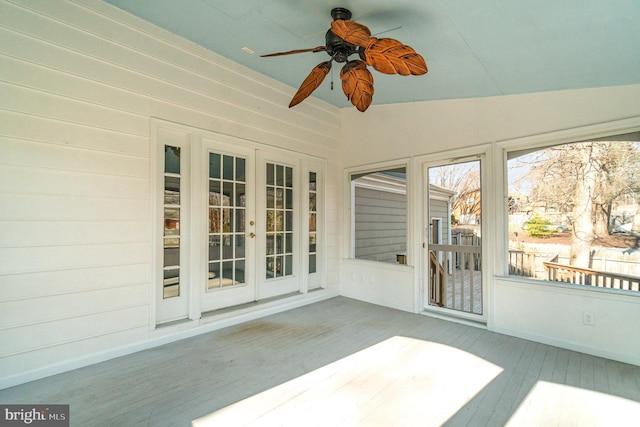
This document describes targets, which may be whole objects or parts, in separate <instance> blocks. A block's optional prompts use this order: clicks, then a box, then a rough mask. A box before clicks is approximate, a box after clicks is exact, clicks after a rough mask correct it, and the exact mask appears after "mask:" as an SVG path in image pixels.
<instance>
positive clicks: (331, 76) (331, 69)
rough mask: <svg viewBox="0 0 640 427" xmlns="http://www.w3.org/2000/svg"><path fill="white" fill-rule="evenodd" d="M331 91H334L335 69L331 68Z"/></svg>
mask: <svg viewBox="0 0 640 427" xmlns="http://www.w3.org/2000/svg"><path fill="white" fill-rule="evenodd" d="M332 59H333V58H332ZM331 90H333V67H331Z"/></svg>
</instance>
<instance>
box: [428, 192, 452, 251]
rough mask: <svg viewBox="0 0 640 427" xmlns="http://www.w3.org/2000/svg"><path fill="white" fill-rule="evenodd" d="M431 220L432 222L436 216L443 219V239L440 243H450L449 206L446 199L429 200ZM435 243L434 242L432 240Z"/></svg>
mask: <svg viewBox="0 0 640 427" xmlns="http://www.w3.org/2000/svg"><path fill="white" fill-rule="evenodd" d="M429 211H430V214H429V222H430V223H432V221H433V219H434V218H440V219H442V241H441V242H440V243H442V244H447V243H449V240H448V236H449V220H448V216H449V206H448V202H447V201H446V200H437V199H431V200H430V201H429ZM432 243H433V242H432Z"/></svg>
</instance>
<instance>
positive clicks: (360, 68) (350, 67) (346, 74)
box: [340, 60, 374, 112]
mask: <svg viewBox="0 0 640 427" xmlns="http://www.w3.org/2000/svg"><path fill="white" fill-rule="evenodd" d="M340 80H342V90H343V91H344V94H345V95H347V99H348V100H349V101H351V103H352V104H353V105H354V106H355V107H356V108H357V109H358V110H359V111H362V112H365V111H366V110H367V108H369V105H371V101H373V92H374V91H373V75H372V74H371V72H369V70H367V65H366V64H365V63H364V61H360V60H357V61H349V62H347V64H346V65H345V66H344V67H342V70H341V71H340Z"/></svg>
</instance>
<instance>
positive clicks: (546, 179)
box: [507, 133, 640, 291]
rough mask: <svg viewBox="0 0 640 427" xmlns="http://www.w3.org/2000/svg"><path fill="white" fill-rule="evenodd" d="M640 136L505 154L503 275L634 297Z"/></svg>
mask: <svg viewBox="0 0 640 427" xmlns="http://www.w3.org/2000/svg"><path fill="white" fill-rule="evenodd" d="M639 137H640V134H639V133H636V134H627V135H618V136H614V137H608V138H604V139H596V140H589V141H582V142H575V143H570V144H562V145H556V146H552V147H546V148H541V149H529V150H521V151H514V152H510V153H508V161H507V172H508V182H509V187H508V203H507V215H508V224H509V229H508V233H509V246H508V260H509V274H510V275H514V276H522V277H528V278H531V279H537V280H546V281H552V282H564V283H573V284H577V285H584V286H592V287H601V288H611V289H618V290H627V291H639V290H640V285H639V282H640V209H639V206H640V205H639V203H640V142H638V141H640V138H639Z"/></svg>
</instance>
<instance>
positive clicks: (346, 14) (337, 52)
mask: <svg viewBox="0 0 640 427" xmlns="http://www.w3.org/2000/svg"><path fill="white" fill-rule="evenodd" d="M351 16H352V15H351V11H350V10H349V9H345V8H344V7H335V8H333V9H331V17H332V18H333V20H334V21H337V20H338V19H343V20H349V19H351ZM325 42H326V43H325V46H326V47H327V53H328V54H329V55H331V57H332V58H333V60H334V61H336V62H347V60H348V59H349V55H352V54H354V53H356V52H357V51H358V48H357V46H356V45H353V44H351V43H347V42H346V41H344V40H343V39H341V38H340V37H338V36H336V35H335V34H334V33H333V31H331V30H329V31H327V34H326V35H325Z"/></svg>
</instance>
